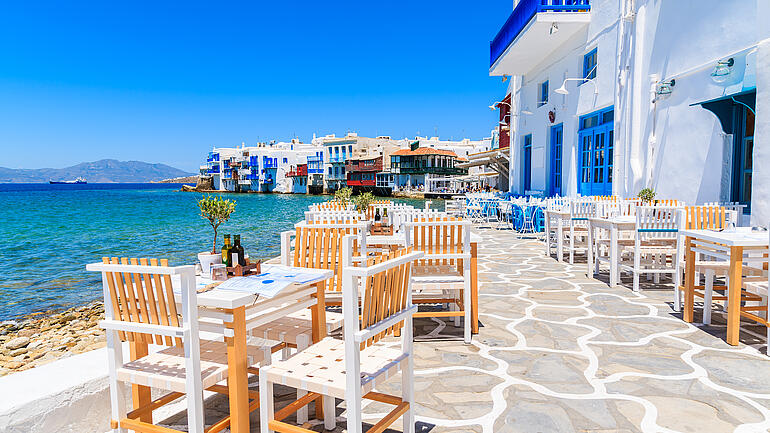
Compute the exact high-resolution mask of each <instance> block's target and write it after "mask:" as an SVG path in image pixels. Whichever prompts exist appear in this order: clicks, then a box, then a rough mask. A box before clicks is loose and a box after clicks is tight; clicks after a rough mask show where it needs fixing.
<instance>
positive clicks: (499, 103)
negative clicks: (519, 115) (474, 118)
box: [489, 101, 513, 111]
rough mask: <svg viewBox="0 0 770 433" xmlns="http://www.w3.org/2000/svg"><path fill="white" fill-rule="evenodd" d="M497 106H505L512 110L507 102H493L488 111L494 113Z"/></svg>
mask: <svg viewBox="0 0 770 433" xmlns="http://www.w3.org/2000/svg"><path fill="white" fill-rule="evenodd" d="M498 105H507V106H508V108H513V107H511V104H509V103H508V102H505V101H498V102H495V103H494V104H492V105H490V106H489V109H490V110H492V111H495V110H497V106H498Z"/></svg>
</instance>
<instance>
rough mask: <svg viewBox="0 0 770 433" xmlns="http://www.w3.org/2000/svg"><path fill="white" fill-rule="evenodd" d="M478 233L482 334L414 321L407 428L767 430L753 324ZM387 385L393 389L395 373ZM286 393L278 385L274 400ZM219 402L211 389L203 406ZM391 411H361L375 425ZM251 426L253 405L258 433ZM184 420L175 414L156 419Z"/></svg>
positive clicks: (758, 338)
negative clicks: (689, 313) (732, 330)
mask: <svg viewBox="0 0 770 433" xmlns="http://www.w3.org/2000/svg"><path fill="white" fill-rule="evenodd" d="M479 232H480V233H481V234H482V235H483V238H484V244H483V245H481V246H480V251H479V254H480V260H479V279H480V284H481V286H480V295H479V304H480V321H481V322H482V326H483V327H482V328H481V331H480V334H479V335H477V336H474V339H473V344H472V345H470V346H467V345H465V344H463V342H462V339H461V338H460V336H461V331H460V329H458V328H455V327H454V326H453V325H452V324H445V323H444V322H442V321H440V320H437V319H424V320H421V321H419V323H418V324H417V327H418V329H417V330H416V332H417V333H418V334H420V335H419V336H418V342H417V343H416V345H415V348H416V370H415V376H416V378H415V381H416V385H415V390H416V397H417V403H418V405H417V408H416V417H417V421H418V426H417V427H418V428H417V431H418V432H431V433H444V432H485V433H491V432H496V433H506V432H527V433H533V432H635V431H645V432H657V431H664V432H670V431H681V432H732V431H740V432H766V431H768V428H770V358H767V357H766V355H765V354H764V352H765V348H764V345H765V338H764V337H763V335H764V332H765V330H764V329H762V328H759V327H753V328H752V327H750V326H747V328H746V329H748V331H745V332H743V333H742V335H743V344H742V345H741V346H739V347H731V346H728V345H727V344H726V343H725V342H724V333H725V328H724V326H721V325H720V324H719V322H720V321H721V323H724V322H723V318H722V317H721V315H720V314H715V317H714V323H715V324H714V325H712V326H709V327H699V326H693V325H689V324H686V323H684V322H682V321H681V319H680V317H679V315H678V314H675V313H674V312H673V311H672V309H671V298H672V296H671V286H670V285H667V284H660V285H657V286H656V285H648V286H647V287H646V290H644V291H643V292H642V293H641V294H635V293H633V292H632V291H631V290H630V289H629V288H627V287H618V288H614V289H611V288H609V287H608V286H607V284H605V283H604V282H602V281H599V280H595V279H589V278H587V277H586V275H585V263H584V262H582V263H575V265H574V266H570V265H569V264H566V263H565V264H562V263H558V262H557V261H556V260H555V259H553V258H550V257H546V256H545V255H544V248H543V244H542V243H540V242H539V241H536V240H534V239H520V238H519V237H518V236H517V235H515V234H513V233H511V232H510V231H499V232H498V231H495V230H491V229H485V230H479ZM696 319H698V320H699V319H700V317H699V315H697V316H696ZM746 325H748V324H746ZM388 383H389V384H390V385H391V386H388V387H386V388H387V389H383V391H385V392H393V393H396V394H397V393H398V392H399V389H398V388H399V384H400V379H399V378H394V379H393V380H391V381H390V382H388ZM254 386H256V384H254ZM292 393H293V391H292V390H290V389H288V388H284V389H280V388H278V389H276V395H278V396H282V398H281V397H279V398H281V399H282V400H283V399H288V398H290V397H291V396H292ZM338 403H340V404H339V405H338V414H339V415H340V418H339V420H340V423H339V426H338V428H337V430H336V431H339V432H341V431H344V409H343V406H344V404H343V403H342V402H338ZM284 404H286V403H285V402H283V403H279V404H277V408H278V407H282V406H283V405H284ZM226 407H227V403H226V400H224V399H223V398H221V397H214V399H213V400H210V401H209V402H208V403H207V408H208V409H207V410H209V413H208V415H210V416H211V417H212V420H214V419H215V418H214V417H215V416H217V415H219V414H218V413H217V412H218V411H219V410H226ZM388 408H389V407H386V406H384V405H380V404H379V403H372V404H369V405H368V406H366V407H365V413H366V414H367V415H368V416H370V417H371V418H370V420H371V421H373V422H374V421H376V420H377V419H379V416H381V415H382V414H384V413H385V412H386V410H387V409H388ZM311 413H312V412H311ZM258 422H259V416H258V415H257V414H256V413H255V414H253V416H252V426H253V427H252V430H253V431H255V432H256V431H259V428H258ZM181 423H184V412H182V413H180V414H179V415H177V416H174V417H172V418H169V419H168V420H166V422H165V424H166V425H174V426H178V425H179V424H181ZM312 428H313V429H314V430H317V431H323V427H322V425H319V423H318V422H315V423H314V424H312ZM393 428H394V430H389V431H400V421H399V422H397V423H396V424H394V425H393Z"/></svg>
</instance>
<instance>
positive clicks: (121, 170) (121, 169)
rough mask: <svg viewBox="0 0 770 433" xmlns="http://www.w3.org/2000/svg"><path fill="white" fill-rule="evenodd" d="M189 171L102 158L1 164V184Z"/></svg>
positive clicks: (128, 178)
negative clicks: (54, 164) (65, 163)
mask: <svg viewBox="0 0 770 433" xmlns="http://www.w3.org/2000/svg"><path fill="white" fill-rule="evenodd" d="M191 174H192V173H188V172H186V171H183V170H179V169H178V168H174V167H170V166H168V165H166V164H150V163H147V162H141V161H117V160H114V159H102V160H101V161H94V162H83V163H80V164H77V165H73V166H72V167H66V168H37V169H14V168H5V167H0V183H39V182H48V181H49V180H73V179H75V178H77V177H82V178H85V179H86V180H87V181H88V182H89V183H142V182H152V181H158V180H163V179H169V178H173V177H182V176H190V175H191Z"/></svg>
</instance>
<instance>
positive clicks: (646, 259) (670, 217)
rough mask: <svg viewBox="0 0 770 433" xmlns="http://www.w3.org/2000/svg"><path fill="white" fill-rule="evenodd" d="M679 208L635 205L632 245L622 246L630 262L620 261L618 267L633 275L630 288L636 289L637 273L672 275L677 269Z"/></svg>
mask: <svg viewBox="0 0 770 433" xmlns="http://www.w3.org/2000/svg"><path fill="white" fill-rule="evenodd" d="M681 214H682V212H681V208H679V207H663V206H639V207H637V208H636V230H635V231H634V244H633V246H627V247H625V249H626V251H627V252H629V253H630V254H631V256H632V258H633V263H632V264H629V263H627V262H624V261H621V263H620V268H621V270H625V271H629V272H631V273H632V274H633V276H634V286H633V290H634V291H639V277H640V275H641V274H648V275H654V276H656V282H657V281H658V277H659V276H660V275H661V274H671V278H672V279H675V276H676V274H677V273H678V272H679V260H677V243H678V242H677V239H678V237H679V236H678V233H679V227H680V225H681V218H682V215H681Z"/></svg>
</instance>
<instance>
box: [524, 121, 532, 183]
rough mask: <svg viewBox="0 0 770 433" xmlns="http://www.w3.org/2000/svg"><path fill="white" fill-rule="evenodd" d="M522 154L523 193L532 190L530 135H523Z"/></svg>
mask: <svg viewBox="0 0 770 433" xmlns="http://www.w3.org/2000/svg"><path fill="white" fill-rule="evenodd" d="M522 140H523V149H522V151H523V152H524V173H523V174H524V191H523V192H524V193H525V194H526V193H527V191H529V190H531V189H532V134H529V135H525V136H524V137H523V138H522Z"/></svg>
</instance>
